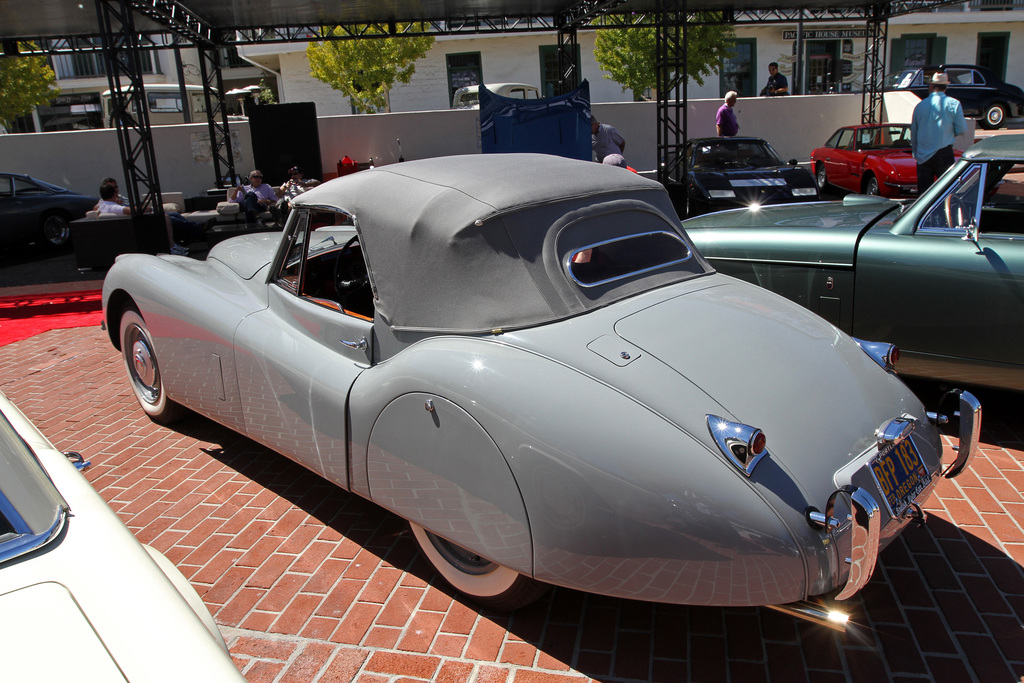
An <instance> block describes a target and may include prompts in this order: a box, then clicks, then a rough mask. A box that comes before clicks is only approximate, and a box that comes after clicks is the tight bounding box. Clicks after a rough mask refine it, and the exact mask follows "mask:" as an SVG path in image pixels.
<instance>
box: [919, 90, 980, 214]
mask: <svg viewBox="0 0 1024 683" xmlns="http://www.w3.org/2000/svg"><path fill="white" fill-rule="evenodd" d="M948 85H949V76H947V75H946V74H944V73H942V72H941V71H936V72H935V75H933V76H932V80H931V86H930V88H929V89H930V92H929V94H928V97H926V98H924V99H923V100H921V101H920V102H918V103H917V106H916V107H914V115H913V116H912V117H911V119H910V147H911V150H912V151H913V153H914V160H915V161H917V192H918V195H920V194H921V193H923V192H924V191H925V190H927V189H928V188H929V187H931V186H932V183H934V182H935V179H936V178H938V177H939V176H940V175H942V174H943V173H945V172H946V169H947V168H949V167H950V166H952V165H953V160H954V158H953V141H954V140H955V139H956V136H958V135H961V134H963V133H964V132H965V131H966V130H967V121H966V120H964V109H963V107H962V106H960V100H958V99H956V98H953V97H950V96H949V95H947V94H946V86H948Z"/></svg>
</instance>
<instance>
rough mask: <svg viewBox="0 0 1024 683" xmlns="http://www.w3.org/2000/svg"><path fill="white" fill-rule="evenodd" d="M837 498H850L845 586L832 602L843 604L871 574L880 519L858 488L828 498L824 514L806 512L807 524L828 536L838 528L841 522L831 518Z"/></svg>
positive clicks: (872, 502) (868, 497)
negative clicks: (841, 602) (826, 531)
mask: <svg viewBox="0 0 1024 683" xmlns="http://www.w3.org/2000/svg"><path fill="white" fill-rule="evenodd" d="M840 495H845V496H849V498H850V515H849V517H848V521H849V522H850V557H847V558H846V563H847V564H848V565H850V573H849V575H848V576H847V577H846V585H845V586H843V589H842V590H841V591H839V594H838V595H836V597H835V599H836V600H846V599H847V598H850V597H852V596H854V595H856V593H857V591H859V590H860V589H861V588H863V587H864V586H866V585H867V583H868V581H870V580H871V575H872V574H874V572H875V563H876V562H877V561H878V543H879V537H880V533H881V529H882V516H881V509H880V508H879V507H878V503H877V502H875V499H874V498H873V497H872V496H871V494H870V493H868V492H867V491H865V490H864V489H862V488H860V487H859V486H843V487H841V488H839V489H837V490H835V491H833V492H832V495H831V496H829V497H828V503H827V504H826V505H825V511H824V512H818V511H816V510H809V511H808V513H807V521H808V522H810V523H811V525H812V526H814V527H816V528H819V529H827V530H828V533H829V534H830V535H831V534H832V533H833V532H834V531H835V530H836V529H838V528H839V527H840V526H842V522H841V521H840V520H838V519H836V518H835V515H834V512H835V506H836V498H837V497H838V496H840ZM838 574H839V567H836V575H837V577H838Z"/></svg>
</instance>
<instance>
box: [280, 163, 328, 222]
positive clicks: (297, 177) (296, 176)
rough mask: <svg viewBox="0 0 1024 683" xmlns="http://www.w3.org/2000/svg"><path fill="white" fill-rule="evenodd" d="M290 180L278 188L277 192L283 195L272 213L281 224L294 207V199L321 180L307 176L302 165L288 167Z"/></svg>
mask: <svg viewBox="0 0 1024 683" xmlns="http://www.w3.org/2000/svg"><path fill="white" fill-rule="evenodd" d="M288 176H289V178H288V180H287V181H286V182H285V183H284V185H282V186H281V187H279V188H277V194H278V195H279V196H281V197H282V199H280V200H279V201H278V202H276V203H275V204H274V205H273V208H272V209H271V211H270V212H271V213H272V214H273V215H274V220H276V221H277V223H278V224H279V225H284V221H285V219H286V218H288V212H289V211H290V210H291V208H292V200H293V199H295V198H296V197H298V196H299V195H300V194H302V193H303V192H305V191H306V190H309V189H311V188H314V187H316V186H317V185H319V184H320V181H319V180H317V179H316V178H306V177H305V173H304V172H303V170H302V167H301V166H292V167H291V168H289V169H288Z"/></svg>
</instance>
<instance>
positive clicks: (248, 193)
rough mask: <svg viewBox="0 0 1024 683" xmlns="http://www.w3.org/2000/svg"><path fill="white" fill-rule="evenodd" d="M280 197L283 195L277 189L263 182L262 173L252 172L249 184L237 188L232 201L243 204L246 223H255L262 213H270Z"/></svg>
mask: <svg viewBox="0 0 1024 683" xmlns="http://www.w3.org/2000/svg"><path fill="white" fill-rule="evenodd" d="M280 197H281V193H280V192H279V191H278V189H277V188H276V187H274V186H272V185H269V184H265V183H264V182H263V174H262V173H261V172H260V171H252V172H251V173H249V184H248V185H239V186H238V187H237V188H235V196H234V197H232V198H231V201H233V202H238V203H239V204H241V205H242V210H243V211H245V220H246V222H249V223H253V222H255V221H256V217H257V216H259V215H260V213H261V212H263V211H269V210H270V207H271V206H273V204H274V203H275V202H277V200H278V199H280Z"/></svg>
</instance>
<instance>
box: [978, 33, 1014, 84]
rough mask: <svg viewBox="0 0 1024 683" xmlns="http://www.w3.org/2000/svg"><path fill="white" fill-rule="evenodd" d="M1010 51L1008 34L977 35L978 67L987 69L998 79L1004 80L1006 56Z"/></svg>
mask: <svg viewBox="0 0 1024 683" xmlns="http://www.w3.org/2000/svg"><path fill="white" fill-rule="evenodd" d="M1009 51H1010V34H1009V33H979V34H978V61H977V62H976V64H977V65H978V66H984V67H988V68H989V69H992V71H993V72H995V74H996V76H999V78H1002V79H1004V80H1005V79H1006V56H1007V53H1008V52H1009Z"/></svg>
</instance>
